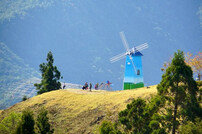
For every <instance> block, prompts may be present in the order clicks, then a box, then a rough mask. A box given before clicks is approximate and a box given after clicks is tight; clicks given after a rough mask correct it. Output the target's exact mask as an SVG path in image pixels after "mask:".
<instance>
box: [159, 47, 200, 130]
mask: <svg viewBox="0 0 202 134" xmlns="http://www.w3.org/2000/svg"><path fill="white" fill-rule="evenodd" d="M157 89H158V94H159V95H162V96H164V97H165V98H166V100H167V101H166V102H167V103H166V104H167V106H166V109H170V111H171V114H170V115H171V116H172V120H171V124H172V134H175V132H176V129H177V128H178V126H179V121H180V119H182V118H183V120H193V119H194V118H195V116H197V114H200V111H199V109H200V108H199V105H198V103H197V99H196V93H197V91H198V88H197V84H196V82H195V80H194V79H193V72H192V70H191V67H190V66H187V65H186V63H185V62H184V54H183V52H182V51H180V50H178V52H177V53H175V54H174V58H173V60H172V63H171V65H170V66H169V67H168V68H167V69H166V72H165V74H163V76H162V80H161V82H160V84H159V85H158V87H157Z"/></svg>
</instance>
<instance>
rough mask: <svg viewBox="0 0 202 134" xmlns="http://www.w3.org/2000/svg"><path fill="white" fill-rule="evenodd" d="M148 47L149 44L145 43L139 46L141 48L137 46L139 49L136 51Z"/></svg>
mask: <svg viewBox="0 0 202 134" xmlns="http://www.w3.org/2000/svg"><path fill="white" fill-rule="evenodd" d="M147 46H148V44H147V43H144V44H142V45H139V46H137V47H135V48H136V49H140V48H142V47H147Z"/></svg>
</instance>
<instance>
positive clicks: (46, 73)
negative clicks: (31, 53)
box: [34, 52, 61, 94]
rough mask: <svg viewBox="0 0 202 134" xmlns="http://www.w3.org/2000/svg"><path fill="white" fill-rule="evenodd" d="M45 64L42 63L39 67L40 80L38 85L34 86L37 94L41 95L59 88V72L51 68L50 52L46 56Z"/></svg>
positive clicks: (51, 57) (53, 67)
mask: <svg viewBox="0 0 202 134" xmlns="http://www.w3.org/2000/svg"><path fill="white" fill-rule="evenodd" d="M46 60H47V63H42V64H40V65H39V67H40V71H41V73H42V80H41V83H39V84H37V83H36V84H34V86H35V87H36V89H37V90H39V91H38V92H37V93H38V94H42V93H44V92H49V91H52V90H58V89H60V87H61V83H60V82H59V79H60V78H61V75H60V72H59V71H58V69H57V67H56V66H53V62H54V59H53V54H52V53H51V52H49V53H48V55H47V58H46Z"/></svg>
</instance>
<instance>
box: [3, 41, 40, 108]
mask: <svg viewBox="0 0 202 134" xmlns="http://www.w3.org/2000/svg"><path fill="white" fill-rule="evenodd" d="M39 78H40V75H39V73H38V72H37V71H36V70H34V69H33V68H30V67H29V66H28V65H27V64H26V63H24V61H23V60H22V59H21V58H20V57H18V56H17V55H16V54H14V53H13V52H12V51H11V50H10V49H9V48H8V47H7V46H6V45H4V44H3V43H0V83H1V86H0V109H3V108H6V107H8V106H11V105H13V104H15V103H17V102H19V101H21V100H22V97H23V96H24V95H27V96H28V97H32V96H33V95H35V94H36V90H35V88H34V86H33V84H34V83H35V82H39V80H40V79H39Z"/></svg>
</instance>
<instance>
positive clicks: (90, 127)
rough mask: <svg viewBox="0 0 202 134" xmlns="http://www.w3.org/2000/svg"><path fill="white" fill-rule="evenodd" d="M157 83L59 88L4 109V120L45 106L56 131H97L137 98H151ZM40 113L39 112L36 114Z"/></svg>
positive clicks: (61, 133)
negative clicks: (131, 86)
mask: <svg viewBox="0 0 202 134" xmlns="http://www.w3.org/2000/svg"><path fill="white" fill-rule="evenodd" d="M156 92H157V90H156V86H151V87H150V88H146V87H145V88H139V89H136V90H122V91H115V92H108V91H104V90H93V91H92V92H90V91H85V90H81V89H67V90H57V91H52V92H48V93H44V94H42V95H37V96H35V97H33V98H30V99H28V100H26V101H24V102H20V103H18V104H15V105H14V106H12V107H10V108H8V109H6V110H3V111H1V112H0V120H2V118H3V117H5V116H7V115H8V114H9V113H10V112H13V111H15V112H21V111H22V110H24V109H25V108H28V107H29V108H31V110H33V111H34V113H36V112H38V110H39V109H40V108H42V107H45V108H46V109H47V110H48V112H49V114H48V116H49V118H50V123H51V126H53V127H54V129H55V134H66V133H68V134H78V133H79V134H80V133H84V134H92V133H94V134H96V133H97V128H98V126H99V124H100V123H101V121H103V120H105V119H109V120H113V121H114V120H117V117H118V112H119V111H120V110H123V109H125V108H126V104H128V103H130V102H131V100H132V99H133V98H138V97H141V98H144V99H147V98H148V97H150V95H151V94H156ZM35 115H36V114H35Z"/></svg>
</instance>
